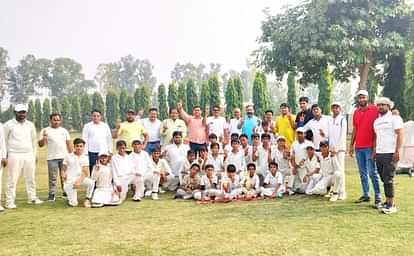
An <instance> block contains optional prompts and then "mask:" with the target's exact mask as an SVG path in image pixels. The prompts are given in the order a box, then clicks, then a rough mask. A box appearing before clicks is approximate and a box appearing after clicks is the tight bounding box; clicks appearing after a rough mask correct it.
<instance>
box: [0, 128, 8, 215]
mask: <svg viewBox="0 0 414 256" xmlns="http://www.w3.org/2000/svg"><path fill="white" fill-rule="evenodd" d="M0 156H1V165H0V212H4V208H3V206H2V204H1V194H2V177H3V167H4V166H5V164H6V158H7V150H6V142H5V141H4V129H3V124H1V123H0Z"/></svg>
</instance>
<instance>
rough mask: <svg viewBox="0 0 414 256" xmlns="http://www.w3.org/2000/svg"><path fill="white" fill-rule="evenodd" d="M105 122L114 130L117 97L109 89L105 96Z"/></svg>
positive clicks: (116, 117) (116, 116) (116, 115)
mask: <svg viewBox="0 0 414 256" xmlns="http://www.w3.org/2000/svg"><path fill="white" fill-rule="evenodd" d="M105 104H106V110H105V113H106V120H107V122H108V125H109V127H111V128H112V129H113V128H115V123H116V120H117V119H118V112H119V111H118V97H117V95H116V92H115V91H114V90H113V89H110V90H109V91H108V93H107V94H106V100H105Z"/></svg>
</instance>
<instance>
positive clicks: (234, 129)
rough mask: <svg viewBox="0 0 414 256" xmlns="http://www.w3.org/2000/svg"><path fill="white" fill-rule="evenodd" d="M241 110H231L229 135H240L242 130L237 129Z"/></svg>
mask: <svg viewBox="0 0 414 256" xmlns="http://www.w3.org/2000/svg"><path fill="white" fill-rule="evenodd" d="M241 118H242V117H241V110H240V108H235V109H233V118H232V119H230V122H229V134H230V135H231V134H233V133H237V134H238V135H239V136H240V135H241V133H242V129H241V128H239V124H240V120H241Z"/></svg>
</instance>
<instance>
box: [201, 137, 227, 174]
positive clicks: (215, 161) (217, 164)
mask: <svg viewBox="0 0 414 256" xmlns="http://www.w3.org/2000/svg"><path fill="white" fill-rule="evenodd" d="M219 147H220V146H219V144H218V143H212V144H211V145H210V153H209V154H208V157H207V164H208V165H212V166H213V168H214V172H215V175H216V176H217V178H218V179H219V180H220V179H221V177H223V176H224V156H223V155H220V154H219ZM204 168H206V167H204Z"/></svg>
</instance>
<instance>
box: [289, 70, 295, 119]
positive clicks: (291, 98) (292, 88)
mask: <svg viewBox="0 0 414 256" xmlns="http://www.w3.org/2000/svg"><path fill="white" fill-rule="evenodd" d="M287 86H288V92H287V95H288V96H287V104H288V105H289V108H290V111H291V112H292V113H296V100H297V99H296V97H297V96H296V74H295V73H294V72H289V75H288V79H287Z"/></svg>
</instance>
